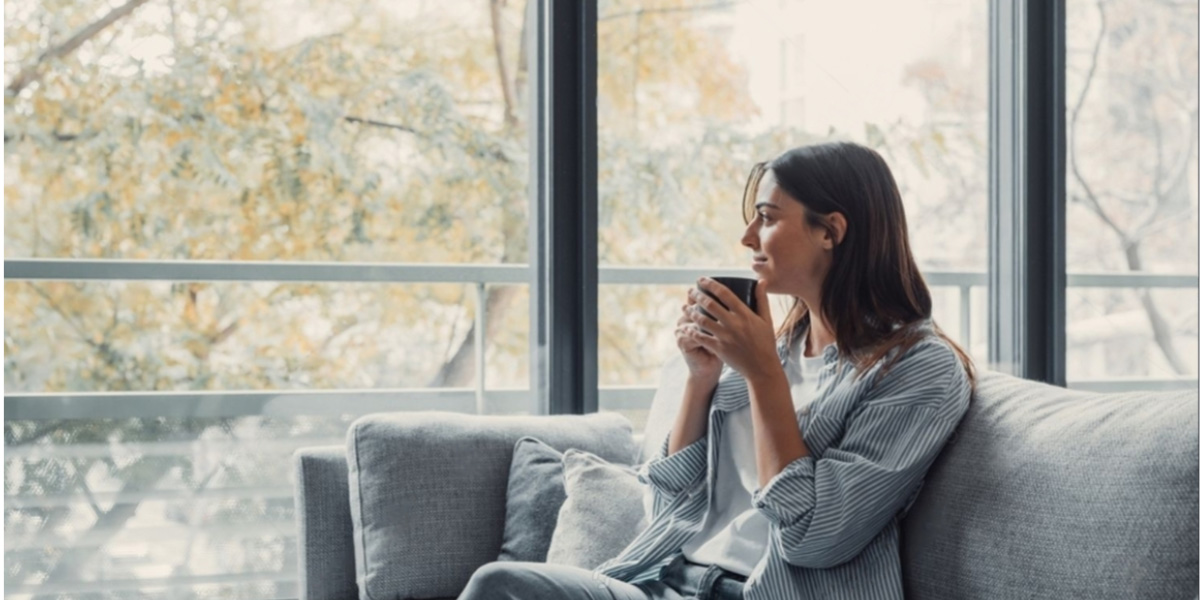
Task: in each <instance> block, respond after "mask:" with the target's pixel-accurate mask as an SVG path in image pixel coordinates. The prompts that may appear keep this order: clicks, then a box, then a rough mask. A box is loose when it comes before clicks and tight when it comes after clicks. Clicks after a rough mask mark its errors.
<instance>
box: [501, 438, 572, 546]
mask: <svg viewBox="0 0 1200 600" xmlns="http://www.w3.org/2000/svg"><path fill="white" fill-rule="evenodd" d="M562 457H563V453H562V452H559V451H558V450H555V449H554V448H551V447H550V445H549V444H547V443H545V442H543V441H541V440H539V439H537V438H534V437H529V436H526V437H523V438H521V439H519V440H517V444H516V446H514V447H513V458H512V465H511V466H510V467H509V470H508V495H507V500H506V501H505V513H504V541H503V542H502V543H501V545H500V556H499V557H497V558H496V560H499V561H514V560H515V561H526V562H546V551H547V550H549V549H550V536H552V535H554V526H555V525H556V524H557V523H558V509H559V508H561V507H562V503H563V500H566V499H567V493H566V490H565V488H564V487H563V465H562Z"/></svg>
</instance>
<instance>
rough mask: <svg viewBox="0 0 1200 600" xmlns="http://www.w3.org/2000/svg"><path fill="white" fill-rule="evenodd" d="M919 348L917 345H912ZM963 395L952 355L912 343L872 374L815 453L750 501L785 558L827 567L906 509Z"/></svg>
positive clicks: (961, 410)
mask: <svg viewBox="0 0 1200 600" xmlns="http://www.w3.org/2000/svg"><path fill="white" fill-rule="evenodd" d="M918 348H922V349H921V350H918ZM969 400H970V386H969V384H968V382H967V378H966V373H965V370H964V369H963V367H962V365H961V363H960V362H959V361H958V358H957V356H956V355H955V354H954V353H953V351H952V350H950V349H949V347H948V346H944V345H942V344H937V345H926V346H924V347H921V346H914V347H913V348H912V349H910V350H909V352H908V353H907V354H906V355H905V356H904V357H903V358H902V359H901V360H900V361H897V363H896V364H895V365H894V367H893V369H892V370H891V371H890V372H889V373H888V374H887V375H885V376H884V377H883V378H882V380H880V381H878V382H877V383H876V385H875V386H874V387H873V389H872V391H871V392H868V394H867V396H866V397H864V398H863V400H862V404H861V405H860V406H859V408H858V409H856V411H855V412H854V413H852V416H850V417H849V418H848V422H847V424H846V427H845V429H844V433H843V435H842V438H841V441H840V442H839V443H837V444H835V445H834V446H831V447H829V448H827V449H826V450H825V452H824V453H823V454H822V456H821V458H820V459H815V458H813V457H812V456H805V457H801V458H799V459H796V460H794V461H792V462H791V463H789V464H788V465H787V466H786V467H784V469H783V470H782V471H780V472H779V473H778V474H776V475H775V477H773V478H771V480H770V481H768V482H767V484H766V485H765V486H762V487H760V488H759V489H757V490H755V492H754V494H753V495H752V497H751V501H752V503H753V505H754V507H755V508H757V509H758V510H759V511H760V512H761V513H762V514H763V515H764V516H766V517H767V519H769V520H770V522H771V524H772V527H771V536H772V537H774V538H776V539H775V540H773V541H776V542H778V543H779V545H780V547H781V548H782V549H783V554H784V559H785V560H786V561H787V562H788V563H790V564H793V565H796V566H800V567H806V568H830V567H834V566H837V565H839V564H842V563H844V562H846V561H849V560H850V559H852V558H854V557H855V556H857V555H858V554H859V553H860V552H861V551H862V550H863V549H864V548H865V547H866V546H867V544H869V543H870V542H871V540H872V539H874V538H875V536H876V535H878V534H879V532H880V531H882V530H883V528H884V527H885V526H886V525H887V524H888V523H889V522H890V521H891V520H892V519H893V518H895V517H896V516H897V515H898V514H899V512H900V511H901V510H902V509H903V508H905V505H906V504H907V503H908V502H909V501H910V500H911V499H912V497H913V495H914V494H915V493H916V492H917V490H919V489H920V487H921V485H922V483H923V481H924V477H925V473H926V472H927V471H928V470H929V467H930V466H931V465H932V464H933V461H934V459H935V458H937V455H938V454H939V453H940V452H941V449H942V447H943V446H944V445H945V442H946V441H947V440H948V439H949V438H950V436H951V435H952V434H953V432H954V429H955V428H956V427H957V425H958V422H959V420H961V418H962V416H963V414H965V412H966V409H967V404H968V402H969Z"/></svg>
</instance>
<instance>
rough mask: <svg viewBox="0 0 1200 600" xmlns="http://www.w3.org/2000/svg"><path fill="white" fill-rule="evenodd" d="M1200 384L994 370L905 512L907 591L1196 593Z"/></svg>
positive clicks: (921, 599) (999, 596)
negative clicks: (1105, 385)
mask: <svg viewBox="0 0 1200 600" xmlns="http://www.w3.org/2000/svg"><path fill="white" fill-rule="evenodd" d="M1197 454H1198V448H1197V403H1196V392H1195V391H1183V392H1155V393H1119V394H1098V393H1088V392H1080V391H1069V390H1065V389H1063V388H1059V387H1055V386H1050V385H1045V384H1041V383H1035V382H1032V381H1028V380H1023V379H1019V378H1016V377H1012V376H1009V375H1004V374H1000V373H994V372H985V373H984V374H983V377H982V378H981V380H980V383H979V387H978V389H977V393H976V394H975V397H974V398H973V402H972V406H971V407H970V409H969V410H968V412H967V415H966V416H965V417H964V418H963V420H962V422H961V423H960V424H959V428H958V431H957V435H956V436H955V438H952V439H951V441H950V443H949V444H948V445H947V446H946V448H945V450H944V451H943V453H942V454H941V455H940V456H939V458H938V460H937V461H936V462H935V463H934V465H933V466H932V467H931V470H930V472H929V474H928V476H927V478H926V482H925V486H924V488H923V490H922V491H921V493H920V495H919V497H918V498H917V501H916V503H915V504H914V505H913V508H912V509H911V511H910V512H909V514H908V516H907V517H906V519H905V520H904V522H903V527H902V538H903V540H902V541H903V544H902V562H903V564H904V573H905V580H906V590H905V592H906V597H907V598H910V599H912V600H959V599H963V598H992V599H996V600H1005V599H1009V598H1012V599H1016V598H1089V599H1093V600H1103V599H1110V598H1111V599H1113V600H1116V599H1119V598H1121V599H1123V598H1193V597H1195V596H1196V595H1197V583H1196V582H1197V563H1198V556H1197V546H1196V539H1197V531H1198V527H1197V514H1196V506H1197V502H1198V495H1197V471H1198V470H1200V466H1198V464H1197Z"/></svg>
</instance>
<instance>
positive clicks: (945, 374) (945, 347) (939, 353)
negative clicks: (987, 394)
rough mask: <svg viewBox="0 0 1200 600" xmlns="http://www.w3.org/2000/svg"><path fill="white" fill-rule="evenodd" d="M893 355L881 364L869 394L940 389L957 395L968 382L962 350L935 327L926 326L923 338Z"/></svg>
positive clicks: (878, 395)
mask: <svg viewBox="0 0 1200 600" xmlns="http://www.w3.org/2000/svg"><path fill="white" fill-rule="evenodd" d="M897 350H898V351H899V349H897ZM889 358H890V359H891V360H890V361H881V363H883V362H890V364H886V365H878V366H879V367H882V368H880V369H878V370H877V373H876V374H875V377H874V378H873V381H872V385H871V386H870V388H871V390H870V392H869V393H868V395H869V396H872V397H880V396H888V395H896V394H903V395H911V396H921V395H923V394H922V392H934V391H938V390H941V391H943V392H945V393H946V394H947V395H957V394H956V392H957V391H959V390H960V388H962V387H963V386H964V384H966V382H967V381H968V377H967V370H966V366H965V365H964V364H963V361H962V358H961V357H960V356H959V354H958V351H957V350H956V349H955V347H954V345H953V344H951V343H950V341H949V340H947V339H946V338H945V337H943V336H942V335H941V334H940V333H938V332H937V330H936V329H935V328H933V327H922V328H921V329H920V337H919V338H918V339H917V340H916V341H915V342H914V343H913V344H912V345H911V346H909V347H908V348H906V349H904V350H903V351H902V352H898V353H897V354H896V355H893V356H891V357H889Z"/></svg>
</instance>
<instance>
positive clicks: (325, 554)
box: [292, 446, 358, 600]
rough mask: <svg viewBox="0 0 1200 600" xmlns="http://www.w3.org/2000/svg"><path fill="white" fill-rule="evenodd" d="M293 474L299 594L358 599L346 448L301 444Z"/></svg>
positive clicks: (321, 598)
mask: <svg viewBox="0 0 1200 600" xmlns="http://www.w3.org/2000/svg"><path fill="white" fill-rule="evenodd" d="M292 462H293V466H294V468H295V474H296V491H295V500H296V524H297V530H298V534H299V539H298V540H297V546H298V552H299V556H298V562H299V571H300V573H299V577H300V579H299V584H298V587H299V594H300V598H301V600H309V599H311V600H357V598H358V587H357V586H356V585H355V583H354V524H353V523H352V522H351V520H350V485H349V482H348V479H347V474H348V473H347V471H348V470H347V468H346V448H345V447H344V446H322V447H311V448H301V449H299V450H297V451H296V453H295V454H294V455H293V456H292Z"/></svg>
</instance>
